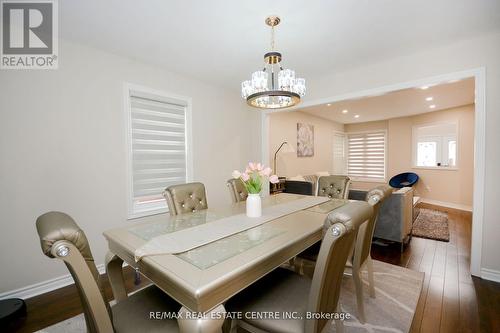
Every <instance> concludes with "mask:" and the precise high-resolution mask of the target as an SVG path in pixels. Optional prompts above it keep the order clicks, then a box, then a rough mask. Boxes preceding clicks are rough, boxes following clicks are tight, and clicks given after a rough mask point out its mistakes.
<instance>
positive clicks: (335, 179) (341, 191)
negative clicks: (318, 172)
mask: <svg viewBox="0 0 500 333" xmlns="http://www.w3.org/2000/svg"><path fill="white" fill-rule="evenodd" d="M350 185H351V179H350V178H349V177H347V176H341V175H331V176H321V177H319V179H318V189H317V193H316V194H317V195H318V196H320V197H329V198H336V199H347V198H348V196H349V187H350Z"/></svg>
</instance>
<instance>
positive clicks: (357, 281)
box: [352, 267, 366, 324]
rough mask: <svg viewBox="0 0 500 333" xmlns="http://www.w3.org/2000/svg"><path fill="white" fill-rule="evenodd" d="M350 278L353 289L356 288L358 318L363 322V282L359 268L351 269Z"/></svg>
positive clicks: (364, 320)
mask: <svg viewBox="0 0 500 333" xmlns="http://www.w3.org/2000/svg"><path fill="white" fill-rule="evenodd" d="M352 278H353V279H354V287H355V288H354V289H356V303H357V305H358V319H359V322H360V323H362V324H364V323H365V322H366V319H365V309H364V307H363V282H362V281H361V275H360V272H359V270H357V269H354V267H353V270H352Z"/></svg>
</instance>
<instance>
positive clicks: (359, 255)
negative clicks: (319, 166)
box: [344, 185, 392, 323]
mask: <svg viewBox="0 0 500 333" xmlns="http://www.w3.org/2000/svg"><path fill="white" fill-rule="evenodd" d="M391 193H392V189H391V187H390V186H388V185H380V186H377V187H375V188H373V189H371V190H370V191H368V193H367V194H366V202H367V203H368V204H370V205H371V206H372V207H373V216H372V217H371V218H370V219H369V220H368V221H367V222H366V223H363V224H362V225H361V226H360V228H359V230H358V234H357V237H356V242H355V243H354V248H353V251H352V254H351V255H350V256H349V258H348V259H347V264H346V270H345V272H344V273H346V274H348V275H352V278H353V280H354V287H355V289H356V304H357V308H358V317H359V318H358V319H359V321H360V322H361V323H365V322H366V316H365V311H364V305H363V282H362V280H361V270H362V269H364V267H365V266H366V269H367V271H368V285H369V289H368V290H369V294H370V297H372V298H374V297H375V282H374V280H373V262H372V257H371V246H372V239H373V232H374V230H375V225H376V223H377V218H378V214H379V211H380V206H381V205H382V202H383V201H384V200H385V199H386V198H388V197H389V196H390V195H391Z"/></svg>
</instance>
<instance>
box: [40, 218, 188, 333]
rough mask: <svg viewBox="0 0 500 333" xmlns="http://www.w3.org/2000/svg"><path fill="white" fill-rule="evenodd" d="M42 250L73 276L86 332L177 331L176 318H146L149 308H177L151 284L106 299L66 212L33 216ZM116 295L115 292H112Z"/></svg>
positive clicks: (82, 240) (87, 248) (81, 238)
mask: <svg viewBox="0 0 500 333" xmlns="http://www.w3.org/2000/svg"><path fill="white" fill-rule="evenodd" d="M36 228H37V231H38V236H39V237H40V243H41V246H42V251H43V253H44V254H45V255H46V256H48V257H49V258H56V259H60V260H62V261H64V263H65V264H66V266H67V267H68V270H69V272H70V273H71V275H72V276H73V279H74V281H75V284H76V286H77V289H78V294H79V296H80V300H81V302H82V306H83V313H84V316H85V323H86V325H87V331H88V332H99V333H101V332H106V333H107V332H160V331H161V332H178V331H179V329H178V326H177V322H176V320H174V319H172V320H150V319H149V318H150V312H151V311H154V312H156V311H167V312H173V311H175V312H177V311H178V310H179V309H180V307H181V306H180V305H179V304H178V303H177V302H175V301H174V300H173V299H171V298H170V297H168V295H166V294H165V293H163V292H162V291H161V290H160V289H158V288H157V287H155V286H150V287H146V288H143V289H141V290H139V291H137V292H136V293H134V294H133V295H130V297H128V295H126V294H125V295H124V297H120V298H117V301H118V303H116V304H115V305H114V306H111V307H110V305H109V303H108V302H106V298H105V295H104V292H103V290H102V288H101V285H100V283H99V272H98V271H97V268H96V266H95V263H94V258H93V256H92V252H91V251H90V246H89V243H88V241H87V238H86V236H85V233H84V232H83V231H82V230H81V229H80V227H78V225H77V224H76V223H75V221H74V220H73V219H72V218H71V217H70V216H69V215H67V214H65V213H61V212H49V213H45V214H43V215H41V216H40V217H38V219H37V220H36ZM115 298H116V295H115Z"/></svg>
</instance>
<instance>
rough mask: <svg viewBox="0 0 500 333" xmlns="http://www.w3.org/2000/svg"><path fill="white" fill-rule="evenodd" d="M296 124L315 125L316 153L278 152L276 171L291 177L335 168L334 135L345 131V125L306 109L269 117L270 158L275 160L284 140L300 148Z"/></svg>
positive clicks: (274, 114)
mask: <svg viewBox="0 0 500 333" xmlns="http://www.w3.org/2000/svg"><path fill="white" fill-rule="evenodd" d="M297 123H304V124H310V125H313V126H314V156H312V157H297V153H296V152H295V153H281V152H280V153H278V157H277V169H278V170H277V173H278V175H279V176H285V177H292V176H296V175H298V174H301V175H309V174H314V173H316V172H318V171H329V172H331V171H332V167H333V134H334V132H335V131H340V132H343V131H344V125H342V124H339V123H336V122H333V121H329V120H325V119H323V118H318V117H314V116H312V115H310V114H307V113H304V112H300V111H297V112H278V113H273V114H271V115H270V116H269V161H270V163H271V167H272V163H273V159H274V153H275V152H276V149H278V147H279V146H280V144H281V143H282V142H283V141H287V142H288V143H289V144H291V145H292V147H293V148H294V149H295V150H297Z"/></svg>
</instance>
